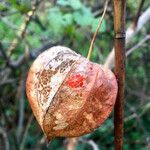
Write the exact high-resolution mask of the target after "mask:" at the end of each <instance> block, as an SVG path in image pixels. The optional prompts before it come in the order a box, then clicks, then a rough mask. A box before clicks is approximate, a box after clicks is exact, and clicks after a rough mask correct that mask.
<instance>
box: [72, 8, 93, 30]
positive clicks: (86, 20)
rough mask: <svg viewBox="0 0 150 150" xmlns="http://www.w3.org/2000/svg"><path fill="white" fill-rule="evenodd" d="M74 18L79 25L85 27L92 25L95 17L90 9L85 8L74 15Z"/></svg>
mask: <svg viewBox="0 0 150 150" xmlns="http://www.w3.org/2000/svg"><path fill="white" fill-rule="evenodd" d="M73 18H74V20H75V22H76V23H77V24H79V25H81V26H83V27H85V26H90V25H91V24H92V22H93V19H94V16H93V14H92V13H91V10H90V9H89V8H85V7H83V8H82V10H81V11H78V12H75V13H74V14H73Z"/></svg>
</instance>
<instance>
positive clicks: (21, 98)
mask: <svg viewBox="0 0 150 150" xmlns="http://www.w3.org/2000/svg"><path fill="white" fill-rule="evenodd" d="M24 72H25V69H24V67H23V70H22V75H21V79H20V86H19V87H18V95H19V119H18V127H17V139H18V143H19V142H20V137H21V135H22V130H23V121H24V107H25V106H24V105H25V104H24V102H25V101H24V98H25V95H24V94H25V73H24Z"/></svg>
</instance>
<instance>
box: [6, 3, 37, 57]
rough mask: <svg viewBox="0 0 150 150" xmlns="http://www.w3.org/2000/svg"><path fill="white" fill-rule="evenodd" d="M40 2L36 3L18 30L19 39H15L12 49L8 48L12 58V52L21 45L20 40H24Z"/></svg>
mask: <svg viewBox="0 0 150 150" xmlns="http://www.w3.org/2000/svg"><path fill="white" fill-rule="evenodd" d="M38 4H39V3H38V2H35V3H34V4H33V6H32V9H31V10H30V11H29V12H28V13H27V14H26V16H25V19H24V22H23V23H22V24H21V26H20V29H19V30H18V33H17V38H16V39H14V40H13V41H12V43H11V45H10V47H9V48H8V56H10V55H11V54H12V51H13V50H14V49H15V48H16V47H17V45H18V44H19V39H23V38H24V36H25V33H26V29H27V26H28V24H29V22H30V20H31V18H32V16H33V15H34V13H35V11H36V9H37V7H38Z"/></svg>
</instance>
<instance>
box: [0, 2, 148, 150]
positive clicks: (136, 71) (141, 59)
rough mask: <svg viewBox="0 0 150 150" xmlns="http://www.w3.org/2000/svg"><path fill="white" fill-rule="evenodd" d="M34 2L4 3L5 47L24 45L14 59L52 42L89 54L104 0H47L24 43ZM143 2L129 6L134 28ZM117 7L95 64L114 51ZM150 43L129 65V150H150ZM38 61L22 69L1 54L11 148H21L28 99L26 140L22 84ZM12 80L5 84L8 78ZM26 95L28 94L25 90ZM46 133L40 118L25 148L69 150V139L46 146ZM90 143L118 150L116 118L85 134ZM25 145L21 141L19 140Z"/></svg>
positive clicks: (0, 21) (0, 110)
mask: <svg viewBox="0 0 150 150" xmlns="http://www.w3.org/2000/svg"><path fill="white" fill-rule="evenodd" d="M32 2H33V1H29V0H4V1H1V3H0V43H1V45H2V47H3V49H4V51H5V52H6V53H7V51H8V48H9V47H10V45H11V43H12V41H13V40H14V39H19V43H18V44H17V46H16V48H15V49H14V51H13V53H12V55H11V57H10V58H11V59H12V60H13V61H15V60H17V59H19V58H20V56H21V55H23V54H24V53H25V52H26V51H29V52H32V51H34V50H35V49H37V48H39V47H42V46H43V45H45V43H47V42H52V43H53V42H60V41H61V43H63V45H64V46H67V47H70V48H71V49H73V50H75V51H76V52H78V53H80V54H82V55H83V56H85V57H86V56H87V53H88V49H89V45H90V41H91V38H92V35H93V33H94V32H95V30H96V27H97V24H98V22H99V19H100V17H101V12H102V10H103V5H104V0H103V1H98V0H91V1H88V0H84V1H83V0H57V1H55V0H54V1H49V0H43V1H41V2H40V4H39V7H38V9H37V10H36V12H35V14H34V15H33V16H32V18H31V20H30V23H29V24H28V26H27V29H26V32H25V35H24V37H23V38H22V39H20V37H18V32H20V30H21V29H20V27H21V25H22V23H23V22H24V20H25V16H26V14H27V13H28V12H29V11H30V10H31V8H32ZM139 4H140V1H137V2H136V3H135V1H134V0H130V1H128V2H127V25H130V24H131V23H132V22H133V20H134V18H135V16H136V13H137V11H138V7H139ZM148 7H150V4H149V0H146V1H145V4H144V7H143V9H142V12H144V10H145V9H146V8H148ZM112 14H113V6H112V2H110V3H109V9H108V11H107V14H106V16H105V18H104V20H103V23H102V26H101V29H100V31H99V34H98V36H97V39H96V41H95V45H94V49H93V52H92V56H91V60H92V61H94V62H97V63H101V64H102V63H104V62H105V59H106V57H107V56H108V54H109V52H110V51H111V49H112V48H113V36H114V31H113V15H112ZM149 25H150V24H149V23H148V24H147V25H145V26H144V27H143V29H142V30H141V31H140V32H139V33H138V35H135V36H134V38H133V39H132V41H131V42H130V44H129V45H128V46H127V49H129V48H131V47H132V46H134V45H135V44H136V43H138V42H139V41H140V40H142V39H143V37H145V35H147V34H149V33H150V28H149ZM149 49H150V45H149V44H148V42H146V43H144V44H143V45H142V46H141V47H139V48H138V49H137V50H136V51H134V52H133V53H132V54H131V55H129V56H128V58H127V62H126V72H127V73H126V99H125V120H126V121H125V126H124V127H125V139H124V142H125V143H124V150H148V149H150V117H149V115H150V102H149V100H150V91H149V88H150V71H149V70H150V57H149V56H150V51H149ZM32 61H33V60H28V61H25V62H23V64H22V65H20V66H19V67H17V68H14V69H12V68H11V67H9V66H7V60H6V59H5V58H3V55H2V52H0V78H1V82H0V91H1V92H0V127H4V129H5V130H6V132H7V134H8V140H9V143H10V145H11V148H10V149H11V150H13V149H19V148H20V146H21V144H22V139H23V138H24V135H25V130H26V127H27V123H28V122H29V118H30V116H31V113H32V112H31V109H30V106H29V104H28V101H27V98H26V97H25V96H24V99H25V101H23V103H24V105H25V106H24V120H23V129H22V132H21V137H20V139H17V133H18V120H19V116H20V114H19V113H20V111H19V107H20V96H18V95H19V89H20V80H21V78H22V76H23V74H25V77H26V75H27V71H28V69H29V66H30V64H31V63H32ZM4 78H6V79H5V80H6V81H7V80H8V81H9V80H12V82H8V83H7V82H6V83H5V84H2V81H3V80H4ZM24 95H25V91H24ZM42 136H43V133H42V131H41V129H40V128H39V126H38V125H37V122H36V121H35V119H34V120H33V121H32V123H31V125H30V126H29V130H28V133H27V135H26V138H25V141H24V149H27V150H29V149H32V150H33V149H38V148H39V149H43V150H46V149H49V150H65V144H66V140H65V139H64V138H60V139H55V140H53V141H52V142H51V143H50V144H49V146H46V144H41V145H40V146H39V145H38V144H39V143H40V140H41V138H42ZM1 139H2V138H1V136H0V149H3V148H4V147H3V146H4V145H3V140H1ZM83 139H84V140H93V141H94V142H95V143H96V144H97V145H98V147H99V148H100V150H113V149H114V148H113V141H114V137H113V115H112V114H111V116H110V117H109V118H108V119H107V120H106V121H105V123H104V124H103V125H102V126H101V127H100V128H98V129H97V130H96V131H95V132H93V133H91V134H88V135H85V136H83ZM18 141H19V142H18ZM91 149H92V147H91V146H90V145H89V144H88V143H87V142H82V141H80V142H79V144H78V145H77V150H91Z"/></svg>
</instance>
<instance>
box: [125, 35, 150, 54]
mask: <svg viewBox="0 0 150 150" xmlns="http://www.w3.org/2000/svg"><path fill="white" fill-rule="evenodd" d="M149 39H150V35H147V36H146V37H145V38H144V39H142V40H141V41H140V42H139V43H137V44H136V45H135V46H133V47H132V48H130V49H129V50H128V51H127V52H126V56H128V55H130V54H131V53H132V52H133V51H135V50H136V49H138V48H139V47H140V46H141V45H143V44H144V43H145V42H146V41H147V40H149Z"/></svg>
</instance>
